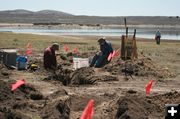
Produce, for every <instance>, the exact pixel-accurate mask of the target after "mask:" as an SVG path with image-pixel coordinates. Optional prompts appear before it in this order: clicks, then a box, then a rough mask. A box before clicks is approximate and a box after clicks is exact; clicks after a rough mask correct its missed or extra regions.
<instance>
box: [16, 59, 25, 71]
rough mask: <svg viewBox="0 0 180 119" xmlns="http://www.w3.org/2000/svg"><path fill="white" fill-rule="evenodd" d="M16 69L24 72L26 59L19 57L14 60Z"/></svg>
mask: <svg viewBox="0 0 180 119" xmlns="http://www.w3.org/2000/svg"><path fill="white" fill-rule="evenodd" d="M16 62H17V69H18V70H26V69H27V57H25V56H19V57H17V59H16Z"/></svg>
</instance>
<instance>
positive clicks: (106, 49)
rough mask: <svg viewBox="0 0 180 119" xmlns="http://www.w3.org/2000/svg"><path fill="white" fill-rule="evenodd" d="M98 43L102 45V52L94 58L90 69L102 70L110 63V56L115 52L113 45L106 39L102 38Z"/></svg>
mask: <svg viewBox="0 0 180 119" xmlns="http://www.w3.org/2000/svg"><path fill="white" fill-rule="evenodd" d="M98 43H99V45H100V52H99V53H97V54H96V55H95V56H94V57H93V59H92V62H91V64H90V67H93V66H94V67H96V68H100V67H103V66H104V65H106V64H107V63H109V62H110V61H108V56H109V54H110V53H112V52H113V48H112V46H111V43H110V42H107V41H106V39H105V38H100V39H99V40H98Z"/></svg>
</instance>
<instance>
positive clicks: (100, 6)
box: [0, 0, 180, 16]
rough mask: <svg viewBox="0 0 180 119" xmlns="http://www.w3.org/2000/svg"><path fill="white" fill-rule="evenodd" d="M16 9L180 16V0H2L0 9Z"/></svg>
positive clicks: (100, 14) (112, 14)
mask: <svg viewBox="0 0 180 119" xmlns="http://www.w3.org/2000/svg"><path fill="white" fill-rule="evenodd" d="M14 9H26V10H30V11H40V10H44V9H49V10H57V11H62V12H67V13H70V14H74V15H89V16H180V0H0V11H3V10H14Z"/></svg>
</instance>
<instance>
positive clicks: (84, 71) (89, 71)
mask: <svg viewBox="0 0 180 119" xmlns="http://www.w3.org/2000/svg"><path fill="white" fill-rule="evenodd" d="M94 74H95V71H94V70H93V68H91V67H84V68H80V69H77V70H75V71H74V72H73V73H72V75H71V84H72V85H82V84H93V83H95V82H96V80H95V79H94V78H92V76H93V75H94Z"/></svg>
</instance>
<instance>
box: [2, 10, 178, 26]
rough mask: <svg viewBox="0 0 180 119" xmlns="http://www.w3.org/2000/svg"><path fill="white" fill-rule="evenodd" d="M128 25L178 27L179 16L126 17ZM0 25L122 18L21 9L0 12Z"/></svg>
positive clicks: (120, 19)
mask: <svg viewBox="0 0 180 119" xmlns="http://www.w3.org/2000/svg"><path fill="white" fill-rule="evenodd" d="M126 18H127V21H128V24H129V25H140V24H141V25H148V24H152V25H180V18H179V16H174V17H172V16H169V17H167V16H164V17H163V16H128V17H126ZM0 23H72V24H105V25H109V24H118V25H122V24H124V17H123V16H116V17H99V16H83V15H81V16H78V15H72V14H69V13H65V12H60V11H54V10H42V11H38V12H32V11H28V10H23V9H17V10H7V11H0Z"/></svg>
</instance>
